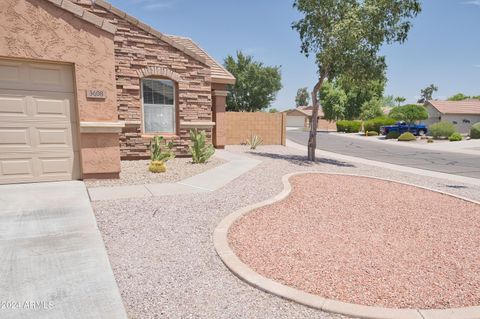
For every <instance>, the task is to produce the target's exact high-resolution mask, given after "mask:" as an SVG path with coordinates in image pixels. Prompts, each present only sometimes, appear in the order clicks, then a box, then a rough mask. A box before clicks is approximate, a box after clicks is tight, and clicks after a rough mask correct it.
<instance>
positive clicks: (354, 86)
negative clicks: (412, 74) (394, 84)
mask: <svg viewBox="0 0 480 319" xmlns="http://www.w3.org/2000/svg"><path fill="white" fill-rule="evenodd" d="M334 82H335V84H336V85H338V86H339V87H340V88H341V89H342V90H343V91H345V93H346V94H347V101H346V103H345V118H346V119H348V120H353V119H357V118H358V117H359V116H360V113H361V112H362V110H361V108H362V105H363V104H364V103H365V102H368V101H370V100H371V99H372V98H374V97H376V96H382V95H383V90H384V88H385V83H386V79H385V75H384V73H381V74H380V75H379V78H378V79H369V80H366V81H356V80H355V79H353V78H351V77H348V76H340V77H338V80H336V81H334Z"/></svg>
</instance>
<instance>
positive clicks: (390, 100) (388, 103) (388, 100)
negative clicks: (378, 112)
mask: <svg viewBox="0 0 480 319" xmlns="http://www.w3.org/2000/svg"><path fill="white" fill-rule="evenodd" d="M382 100H383V106H384V107H394V106H395V105H396V104H395V97H394V96H393V95H387V96H384V97H383V99H382Z"/></svg>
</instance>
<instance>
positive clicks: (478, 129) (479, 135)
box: [470, 122, 480, 139]
mask: <svg viewBox="0 0 480 319" xmlns="http://www.w3.org/2000/svg"><path fill="white" fill-rule="evenodd" d="M470 138H473V139H480V122H478V123H475V124H473V125H472V128H471V129H470Z"/></svg>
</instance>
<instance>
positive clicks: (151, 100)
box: [0, 0, 235, 184]
mask: <svg viewBox="0 0 480 319" xmlns="http://www.w3.org/2000/svg"><path fill="white" fill-rule="evenodd" d="M0 3H1V5H0V13H1V16H2V20H1V21H0V184H5V183H18V182H37V181H57V180H72V179H82V178H112V177H118V174H119V172H120V159H121V158H122V159H139V158H148V157H149V151H148V145H149V143H150V139H151V138H152V137H153V136H154V135H157V134H161V135H164V136H165V137H166V139H167V140H169V141H172V142H173V143H174V150H175V152H176V154H177V155H180V156H186V155H188V144H189V136H188V132H189V130H190V129H194V128H197V129H202V130H205V131H206V132H207V136H208V138H209V141H211V142H212V143H213V144H214V145H215V146H216V147H219V148H221V147H223V146H224V145H225V100H226V95H227V91H226V85H228V84H233V83H234V82H235V78H234V77H233V76H232V75H231V74H230V73H229V72H228V71H226V70H225V69H224V68H223V67H222V66H221V65H220V64H219V63H218V62H216V61H215V60H214V59H213V58H212V57H211V56H210V55H208V54H207V53H206V52H205V51H204V50H202V49H201V48H200V47H199V46H198V45H197V44H196V43H195V42H194V41H192V40H191V39H189V38H185V37H180V36H171V35H165V34H163V33H161V32H159V31H157V30H155V29H153V28H151V27H150V26H148V25H146V24H144V23H143V22H141V21H139V20H137V19H136V18H134V17H132V16H130V15H128V14H127V13H125V12H123V11H121V10H119V9H117V8H115V7H114V6H112V5H111V4H109V3H107V2H105V1H102V0H96V1H91V0H77V1H73V0H72V1H70V0H0Z"/></svg>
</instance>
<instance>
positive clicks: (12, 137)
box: [0, 127, 31, 149]
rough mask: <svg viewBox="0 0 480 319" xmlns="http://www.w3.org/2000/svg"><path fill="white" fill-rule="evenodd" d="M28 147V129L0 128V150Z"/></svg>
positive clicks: (29, 141)
mask: <svg viewBox="0 0 480 319" xmlns="http://www.w3.org/2000/svg"><path fill="white" fill-rule="evenodd" d="M30 145H31V139H30V132H29V129H28V127H0V149H2V148H3V149H5V148H6V147H22V148H29V147H30Z"/></svg>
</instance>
